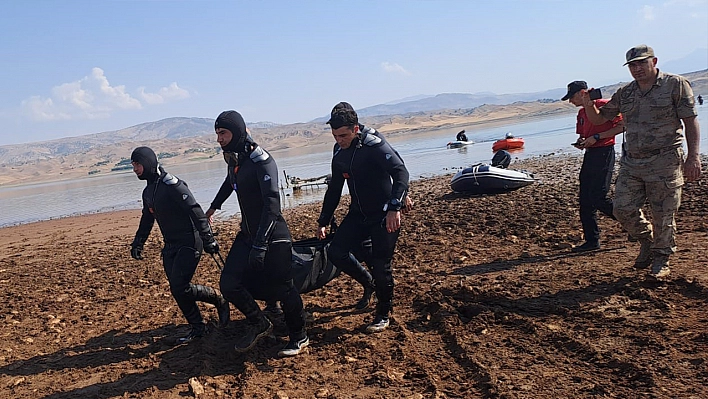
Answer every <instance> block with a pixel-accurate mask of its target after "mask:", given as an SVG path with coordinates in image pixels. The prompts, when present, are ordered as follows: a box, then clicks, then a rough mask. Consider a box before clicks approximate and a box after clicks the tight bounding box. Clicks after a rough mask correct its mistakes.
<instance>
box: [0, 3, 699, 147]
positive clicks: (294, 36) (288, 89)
mask: <svg viewBox="0 0 708 399" xmlns="http://www.w3.org/2000/svg"><path fill="white" fill-rule="evenodd" d="M0 33H2V40H0V64H1V65H2V66H1V67H0V74H1V78H0V145H1V144H10V143H23V142H32V141H41V140H49V139H53V138H59V137H66V136H78V135H83V134H88V133H97V132H103V131H109V130H118V129H122V128H125V127H129V126H132V125H135V124H138V123H143V122H150V121H155V120H159V119H162V118H167V117H173V116H196V117H207V118H215V117H216V116H217V115H218V114H219V112H221V111H223V110H226V109H236V110H238V111H240V112H241V113H242V114H243V115H244V118H245V119H246V121H250V122H257V121H272V122H278V123H292V122H305V121H309V120H312V119H314V118H316V117H319V116H324V115H326V114H327V113H328V112H329V110H330V109H331V108H332V106H333V105H334V104H335V103H337V102H338V101H349V102H350V103H352V104H353V105H354V107H356V108H363V107H367V106H371V105H376V104H381V103H386V102H390V101H394V100H398V99H402V98H405V97H409V96H415V95H419V94H439V93H450V92H456V93H476V92H482V91H490V92H494V93H497V94H504V93H520V92H533V91H542V90H546V89H552V88H557V87H565V85H566V84H567V83H568V82H569V81H572V80H576V79H584V80H587V81H588V82H589V83H590V84H591V85H593V84H595V85H598V86H600V85H604V84H610V83H616V82H618V81H627V80H629V79H631V78H630V76H629V73H628V71H627V69H626V67H623V66H622V64H623V63H624V54H625V52H626V51H627V50H628V49H629V48H630V47H632V46H634V45H636V44H640V43H646V44H649V45H650V46H652V47H654V50H655V51H656V53H657V57H658V58H659V67H660V68H661V63H662V61H663V62H666V61H670V60H675V59H680V58H682V57H685V56H686V55H688V54H690V53H692V52H694V51H696V50H697V49H700V48H703V49H705V48H708V0H669V1H652V0H644V1H634V0H607V1H605V0H592V1H589V0H517V1H512V0H494V1H492V0H489V1H487V0H479V1H473V0H466V1H465V0H458V1H420V0H418V1H416V0H408V1H386V0H377V1H358V0H347V1H332V0H330V1H325V0H321V1H317V0H311V1H293V0H291V1H255V0H253V1H139V0H132V1H97V0H93V1H69V0H64V1H33V0H21V1H20V0H17V1H14V0H10V1H5V2H3V4H2V12H0ZM707 54H708V53H707ZM707 58H708V55H707Z"/></svg>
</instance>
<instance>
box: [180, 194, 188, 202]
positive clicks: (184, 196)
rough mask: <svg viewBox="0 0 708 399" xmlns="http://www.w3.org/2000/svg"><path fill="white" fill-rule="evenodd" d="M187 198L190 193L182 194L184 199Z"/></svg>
mask: <svg viewBox="0 0 708 399" xmlns="http://www.w3.org/2000/svg"><path fill="white" fill-rule="evenodd" d="M187 198H189V194H187V193H185V194H182V201H184V200H186V199H187Z"/></svg>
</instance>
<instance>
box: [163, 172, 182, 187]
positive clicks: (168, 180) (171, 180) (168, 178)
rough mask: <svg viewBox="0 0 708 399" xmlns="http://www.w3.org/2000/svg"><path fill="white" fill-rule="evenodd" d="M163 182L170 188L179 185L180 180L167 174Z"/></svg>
mask: <svg viewBox="0 0 708 399" xmlns="http://www.w3.org/2000/svg"><path fill="white" fill-rule="evenodd" d="M162 182H163V183H165V184H167V185H168V186H174V185H175V184H177V183H179V179H178V178H176V177H174V176H172V175H171V174H169V173H167V174H165V177H163V178H162Z"/></svg>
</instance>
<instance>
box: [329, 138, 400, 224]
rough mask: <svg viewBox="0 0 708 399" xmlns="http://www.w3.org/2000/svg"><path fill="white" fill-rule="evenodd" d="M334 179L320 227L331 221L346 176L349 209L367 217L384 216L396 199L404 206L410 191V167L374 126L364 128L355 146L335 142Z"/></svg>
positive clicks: (330, 186) (354, 142)
mask: <svg viewBox="0 0 708 399" xmlns="http://www.w3.org/2000/svg"><path fill="white" fill-rule="evenodd" d="M333 152H334V155H333V156H332V180H331V181H330V183H329V186H328V187H327V192H326V193H325V198H324V202H323V204H322V212H321V213H320V217H319V218H318V219H317V223H318V224H319V226H320V227H322V226H326V225H328V224H329V222H330V220H331V219H332V216H333V215H334V211H335V210H336V208H337V205H338V204H339V200H340V198H341V195H342V188H343V187H344V181H345V180H346V182H347V186H348V187H349V194H350V195H351V205H350V206H349V212H357V213H359V214H361V215H362V216H363V217H364V218H367V219H368V218H381V219H382V218H383V217H385V213H386V211H387V210H388V209H389V208H391V204H392V202H393V201H394V200H395V202H397V203H398V204H399V206H400V204H402V203H403V201H404V199H405V196H406V192H407V191H408V170H407V169H406V167H405V165H404V163H403V160H401V157H400V156H399V155H398V153H397V152H396V151H395V150H394V149H393V148H392V147H391V146H390V145H389V144H388V143H387V142H386V141H385V140H382V139H381V137H380V135H378V134H376V131H375V130H374V129H371V128H364V129H362V130H361V132H360V133H359V135H358V137H356V138H354V140H353V141H352V144H351V146H349V148H347V149H342V148H341V147H340V146H339V145H338V144H335V145H334V150H333Z"/></svg>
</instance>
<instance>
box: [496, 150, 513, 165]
mask: <svg viewBox="0 0 708 399" xmlns="http://www.w3.org/2000/svg"><path fill="white" fill-rule="evenodd" d="M510 163H511V154H509V153H508V152H507V151H505V150H499V151H497V152H496V153H495V154H494V156H493V157H492V166H495V167H497V168H502V169H506V168H508V167H509V164H510Z"/></svg>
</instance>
